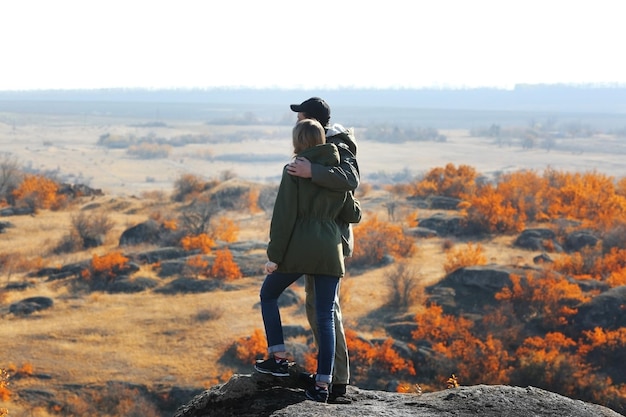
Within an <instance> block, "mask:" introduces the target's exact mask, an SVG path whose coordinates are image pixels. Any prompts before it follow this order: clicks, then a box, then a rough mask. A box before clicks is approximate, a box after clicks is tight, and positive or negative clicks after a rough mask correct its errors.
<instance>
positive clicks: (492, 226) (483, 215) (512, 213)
mask: <svg viewBox="0 0 626 417" xmlns="http://www.w3.org/2000/svg"><path fill="white" fill-rule="evenodd" d="M459 207H461V208H462V209H464V211H465V213H466V216H467V220H468V221H469V222H470V223H472V224H475V225H478V226H479V227H480V229H481V230H482V231H485V232H489V233H511V232H520V231H521V230H522V229H523V228H524V224H525V221H526V215H525V213H523V212H520V211H519V210H518V209H517V208H516V207H514V206H513V203H512V202H511V201H510V200H507V199H506V197H505V196H504V195H503V194H502V193H501V192H500V190H499V189H498V188H497V187H494V186H492V185H491V184H486V185H483V186H482V187H479V188H478V189H477V191H476V192H475V193H474V194H471V195H468V197H467V201H466V202H464V203H461V204H460V205H459Z"/></svg>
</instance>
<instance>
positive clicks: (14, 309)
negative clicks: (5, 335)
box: [9, 297, 54, 316]
mask: <svg viewBox="0 0 626 417" xmlns="http://www.w3.org/2000/svg"><path fill="white" fill-rule="evenodd" d="M53 304H54V301H53V300H52V298H49V297H30V298H25V299H23V300H21V301H18V302H15V303H13V304H11V305H10V306H9V312H10V313H12V314H15V315H16V316H27V315H29V314H32V313H34V312H36V311H41V310H46V309H48V308H50V307H52V305H53Z"/></svg>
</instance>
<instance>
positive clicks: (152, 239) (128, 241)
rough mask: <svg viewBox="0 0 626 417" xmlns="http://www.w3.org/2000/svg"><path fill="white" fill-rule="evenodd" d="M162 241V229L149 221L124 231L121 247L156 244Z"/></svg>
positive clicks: (120, 242) (152, 221)
mask: <svg viewBox="0 0 626 417" xmlns="http://www.w3.org/2000/svg"><path fill="white" fill-rule="evenodd" d="M160 239H161V227H160V226H159V224H158V223H157V222H155V221H154V220H148V221H146V222H143V223H139V224H138V225H135V226H132V227H129V228H128V229H126V230H124V232H123V233H122V236H120V241H119V245H120V246H127V245H138V244H140V243H153V244H156V243H158V242H159V240H160Z"/></svg>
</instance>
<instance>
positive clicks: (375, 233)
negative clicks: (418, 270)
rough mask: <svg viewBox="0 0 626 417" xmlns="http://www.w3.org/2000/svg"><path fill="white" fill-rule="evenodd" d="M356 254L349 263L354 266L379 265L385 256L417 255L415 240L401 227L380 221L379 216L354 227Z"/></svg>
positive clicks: (402, 256)
mask: <svg viewBox="0 0 626 417" xmlns="http://www.w3.org/2000/svg"><path fill="white" fill-rule="evenodd" d="M354 240H355V247H354V253H353V256H352V257H351V258H348V260H349V261H348V262H349V263H350V264H353V265H360V266H364V265H377V264H379V263H380V262H381V261H382V260H383V257H384V256H385V255H391V256H399V257H401V258H406V257H408V256H411V255H413V254H415V252H416V250H417V249H416V246H415V239H414V238H413V237H411V236H408V235H406V234H405V233H404V230H403V229H402V227H401V226H399V225H396V224H393V223H389V222H384V221H380V220H378V217H377V216H371V217H368V219H367V220H365V221H363V222H361V223H359V224H358V225H356V226H355V227H354Z"/></svg>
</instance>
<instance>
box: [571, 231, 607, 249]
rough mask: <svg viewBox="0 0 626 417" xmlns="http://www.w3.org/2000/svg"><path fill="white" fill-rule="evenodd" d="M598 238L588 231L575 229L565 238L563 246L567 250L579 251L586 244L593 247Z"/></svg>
mask: <svg viewBox="0 0 626 417" xmlns="http://www.w3.org/2000/svg"><path fill="white" fill-rule="evenodd" d="M599 240H600V239H599V238H598V237H596V236H594V235H593V234H591V233H590V232H588V231H584V230H577V231H574V232H572V233H570V234H569V235H567V237H566V238H565V243H564V245H563V246H564V247H565V250H566V251H568V252H579V251H580V250H581V249H583V248H584V247H587V246H591V247H594V246H595V245H596V243H598V241H599Z"/></svg>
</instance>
